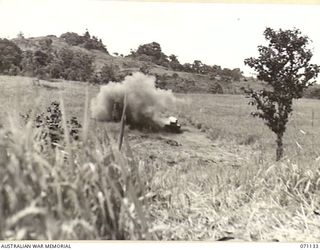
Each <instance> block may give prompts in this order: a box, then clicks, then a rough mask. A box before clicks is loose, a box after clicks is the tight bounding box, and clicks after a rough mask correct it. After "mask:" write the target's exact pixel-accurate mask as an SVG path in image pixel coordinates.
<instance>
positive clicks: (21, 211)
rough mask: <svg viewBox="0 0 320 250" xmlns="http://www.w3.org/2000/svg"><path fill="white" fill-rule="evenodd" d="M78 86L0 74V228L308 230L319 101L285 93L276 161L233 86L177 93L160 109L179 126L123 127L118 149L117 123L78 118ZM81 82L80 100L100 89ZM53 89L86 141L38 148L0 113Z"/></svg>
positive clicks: (224, 234)
mask: <svg viewBox="0 0 320 250" xmlns="http://www.w3.org/2000/svg"><path fill="white" fill-rule="evenodd" d="M85 89H86V88H85V84H84V83H71V82H45V81H40V85H33V81H32V79H31V78H22V77H5V76H1V77H0V93H1V94H0V97H1V103H0V110H1V113H0V121H1V122H2V123H3V124H4V129H7V128H9V130H10V132H11V133H12V134H13V138H12V141H11V142H8V143H2V144H1V148H6V147H7V148H8V149H7V150H8V152H9V153H10V155H9V157H2V159H1V164H0V166H1V169H0V170H1V173H0V176H1V177H0V178H1V179H0V180H1V181H2V183H4V184H3V185H2V187H1V194H2V195H1V196H0V198H1V200H0V203H1V204H4V203H3V202H2V201H6V202H7V203H8V206H7V207H4V206H2V207H1V208H0V216H1V217H4V218H6V220H5V221H1V224H0V237H1V238H4V239H33V238H36V239H145V238H147V239H164V240H200V239H201V240H219V239H225V240H227V239H230V240H244V241H308V242H310V241H318V240H319V233H320V221H319V214H320V212H319V209H320V207H319V206H320V198H319V197H320V196H319V190H320V172H319V159H320V158H318V157H319V155H320V152H319V149H318V138H319V136H320V126H319V125H320V124H319V123H320V106H319V101H317V100H308V99H303V100H299V101H298V102H296V103H295V107H294V114H293V116H292V117H291V119H290V122H289V127H288V131H287V133H286V137H285V138H284V142H285V158H284V159H283V160H282V161H281V162H278V163H276V162H275V161H274V159H275V152H274V151H275V143H274V135H273V134H272V133H271V132H270V131H269V130H268V129H267V128H266V127H265V126H264V125H263V123H262V121H260V120H258V119H254V118H252V117H250V112H251V107H249V106H248V105H247V100H246V99H245V98H244V97H243V96H240V95H239V96H238V95H237V96H236V95H206V94H201V95H200V94H198V95H197V94H189V95H178V97H180V98H183V99H184V100H185V103H184V105H182V106H177V107H176V108H175V109H174V110H172V111H170V112H169V111H167V112H165V113H164V114H163V115H174V116H177V117H178V118H179V120H180V122H181V124H182V126H183V128H184V132H183V133H182V134H168V133H150V132H140V131H136V130H134V131H132V130H129V129H128V128H126V132H125V148H124V150H123V151H122V153H119V152H118V151H117V144H116V142H117V138H118V134H119V130H120V126H119V124H115V123H109V124H103V123H96V122H95V121H92V120H90V119H87V120H86V119H85V118H84V117H85V114H86V112H88V110H87V109H85V100H86V94H85ZM88 89H89V93H88V98H89V99H91V98H92V97H93V96H95V95H96V94H97V93H98V90H99V89H98V88H97V87H93V86H89V88H88ZM60 94H61V95H62V97H63V100H64V106H65V116H66V119H67V118H68V117H71V116H76V117H77V118H78V119H79V121H80V122H81V123H82V124H88V123H89V122H90V124H89V125H88V127H86V126H84V127H85V128H87V129H86V130H85V132H84V133H83V137H84V138H87V140H82V141H80V142H71V143H70V141H69V140H68V138H67V139H66V143H65V145H61V151H59V150H57V149H56V150H53V151H50V152H46V153H43V152H41V151H38V150H37V149H36V148H37V147H36V146H37V144H39V140H36V139H34V136H35V135H36V131H34V129H32V124H27V125H24V124H23V123H22V121H21V122H19V123H18V122H17V120H14V122H13V123H14V124H11V127H10V121H7V117H8V116H7V114H6V112H8V113H9V114H10V115H13V117H16V116H15V115H14V113H15V111H16V113H21V114H23V113H25V112H27V110H29V109H36V112H37V113H38V112H42V111H43V110H44V109H45V108H46V107H47V106H48V105H49V104H50V103H51V101H53V100H58V101H59V96H60ZM38 97H40V98H38ZM87 115H88V116H89V114H87ZM21 128H22V129H21ZM61 152H65V153H66V155H67V156H66V155H65V154H64V153H61ZM0 153H1V152H0ZM12 169H13V170H12ZM84 190H85V192H84ZM34 221H36V222H38V223H34Z"/></svg>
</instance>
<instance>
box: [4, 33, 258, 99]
mask: <svg viewBox="0 0 320 250" xmlns="http://www.w3.org/2000/svg"><path fill="white" fill-rule="evenodd" d="M0 58H1V64H0V73H1V74H6V75H22V76H31V77H38V78H40V79H46V80H50V79H65V80H74V81H86V82H91V83H93V84H107V83H108V82H109V81H121V80H123V79H124V77H125V76H127V75H130V74H132V73H133V72H136V71H141V72H143V73H146V74H149V75H154V76H155V77H156V80H157V86H158V87H160V88H164V89H172V90H173V91H175V92H184V93H188V92H193V93H194V92H198V93H202V92H209V93H240V92H241V90H240V87H241V86H243V85H244V84H249V82H248V81H247V79H245V78H244V77H243V75H242V72H241V70H240V69H238V68H237V69H227V68H222V67H221V66H218V65H213V66H210V65H207V64H204V63H202V62H201V61H200V60H194V62H193V63H192V64H191V63H184V64H182V63H180V61H179V60H178V56H176V55H174V54H171V55H169V56H168V55H166V54H165V53H164V52H163V51H162V49H161V46H160V44H159V43H156V42H152V43H147V44H143V45H140V46H139V47H138V48H137V49H136V50H131V52H130V54H129V55H123V54H120V55H119V54H118V53H116V52H115V53H113V55H111V54H110V53H109V52H108V50H107V48H106V46H105V45H104V44H103V42H102V40H101V39H99V38H97V37H96V36H91V35H90V33H89V32H88V31H86V32H85V33H84V35H79V34H77V33H74V32H66V33H64V34H62V35H61V36H60V37H56V36H54V35H48V36H45V37H36V38H33V37H31V38H25V37H24V36H23V34H20V35H18V37H17V38H15V39H12V40H8V39H1V40H0ZM239 83H240V86H239ZM251 83H253V81H250V84H251ZM237 85H238V86H239V87H238V86H237ZM253 85H254V83H253ZM258 85H259V84H258Z"/></svg>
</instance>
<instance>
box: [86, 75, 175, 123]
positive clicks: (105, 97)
mask: <svg viewBox="0 0 320 250" xmlns="http://www.w3.org/2000/svg"><path fill="white" fill-rule="evenodd" d="M125 95H126V103H127V107H126V117H127V123H129V124H131V125H133V126H138V127H146V126H150V125H151V126H152V125H156V124H158V125H160V124H159V123H160V122H161V120H162V119H161V118H160V117H159V114H160V112H161V111H162V110H164V109H168V108H172V107H174V105H175V104H177V103H179V102H181V100H179V99H177V98H176V97H175V96H174V95H173V93H172V91H171V90H162V89H158V88H156V87H155V77H153V76H147V75H144V74H142V73H140V72H136V73H134V74H133V75H132V76H127V77H126V78H125V79H124V80H123V81H122V82H110V83H108V84H107V85H104V86H102V87H101V89H100V92H99V93H98V95H97V96H96V97H95V98H94V99H93V100H92V102H91V112H92V116H93V118H95V119H97V120H99V121H119V120H120V118H121V114H122V109H123V100H124V96H125Z"/></svg>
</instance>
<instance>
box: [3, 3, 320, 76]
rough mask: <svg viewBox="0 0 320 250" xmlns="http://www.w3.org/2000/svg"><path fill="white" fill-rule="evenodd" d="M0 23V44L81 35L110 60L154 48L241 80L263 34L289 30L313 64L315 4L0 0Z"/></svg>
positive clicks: (319, 10) (317, 44) (319, 44)
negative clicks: (308, 42)
mask: <svg viewBox="0 0 320 250" xmlns="http://www.w3.org/2000/svg"><path fill="white" fill-rule="evenodd" d="M0 24H1V25H0V37H7V38H14V37H16V35H17V34H18V33H19V32H20V31H22V32H23V33H24V34H25V36H26V37H30V36H43V35H51V34H52V35H61V34H62V33H64V32H67V31H73V32H77V33H79V34H83V33H84V32H85V30H86V29H88V30H89V32H90V34H91V35H95V36H98V37H99V38H102V40H103V42H104V44H105V45H106V46H107V49H108V51H109V52H110V53H113V52H118V53H120V54H121V53H123V54H128V53H129V52H130V49H131V48H132V49H136V48H137V47H138V46H139V45H141V44H144V43H149V42H153V41H155V42H158V43H160V45H161V47H162V50H163V52H164V53H165V54H167V55H170V54H175V55H177V56H178V59H179V60H180V62H182V63H185V62H190V63H191V62H193V60H194V59H198V60H201V61H202V62H203V63H206V64H212V65H213V64H217V65H221V66H222V67H228V68H241V69H242V70H243V71H244V72H245V73H247V74H249V72H250V69H249V68H247V67H245V66H244V64H243V60H244V59H245V58H247V57H250V56H256V55H257V45H259V44H262V43H264V38H263V31H264V29H265V28H266V27H272V28H274V29H278V28H283V29H287V28H289V29H290V28H293V27H296V28H299V29H301V31H302V32H303V33H304V34H306V35H308V36H309V37H310V38H311V39H312V40H313V44H312V47H313V48H314V58H313V62H315V63H318V64H320V29H319V24H320V5H318V6H317V5H304V6H302V5H262V4H256V5H253V4H250V5H248V4H215V3H172V2H171V3H165V2H158V3H154V2H152V3H151V2H130V1H126V2H121V1H103V0H76V1H74V0H60V1H58V0H0Z"/></svg>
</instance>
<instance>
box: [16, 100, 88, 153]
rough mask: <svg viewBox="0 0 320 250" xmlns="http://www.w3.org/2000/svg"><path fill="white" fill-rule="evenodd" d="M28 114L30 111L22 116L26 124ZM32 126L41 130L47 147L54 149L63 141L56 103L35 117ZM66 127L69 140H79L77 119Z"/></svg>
mask: <svg viewBox="0 0 320 250" xmlns="http://www.w3.org/2000/svg"><path fill="white" fill-rule="evenodd" d="M30 114H31V111H29V112H28V113H27V114H26V115H23V116H22V117H23V118H24V119H25V121H26V122H27V121H28V120H29V119H30ZM34 124H35V127H36V128H40V129H41V132H42V135H41V138H42V139H43V140H44V141H45V143H46V144H47V145H51V146H52V147H55V146H56V145H57V144H59V143H61V142H62V141H63V139H64V129H63V126H62V113H61V109H60V104H59V103H58V102H56V101H54V102H52V103H51V104H50V106H49V107H48V108H47V111H46V112H43V113H40V114H38V115H36V118H35V121H34ZM67 126H68V131H69V135H70V138H71V139H73V140H79V130H80V129H81V127H82V126H81V124H80V123H79V122H78V120H77V118H76V117H72V118H71V120H68V121H67Z"/></svg>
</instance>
